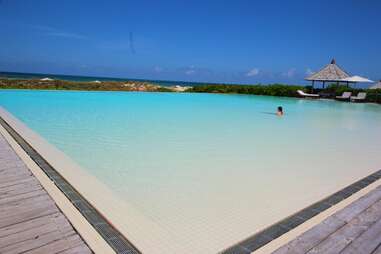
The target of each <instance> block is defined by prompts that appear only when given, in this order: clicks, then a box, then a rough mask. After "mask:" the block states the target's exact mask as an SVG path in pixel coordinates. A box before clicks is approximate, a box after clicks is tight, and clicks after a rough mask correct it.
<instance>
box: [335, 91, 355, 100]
mask: <svg viewBox="0 0 381 254" xmlns="http://www.w3.org/2000/svg"><path fill="white" fill-rule="evenodd" d="M351 95H352V92H344V93H343V94H342V95H341V96H336V100H340V101H349V100H350V98H351Z"/></svg>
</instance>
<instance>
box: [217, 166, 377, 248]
mask: <svg viewBox="0 0 381 254" xmlns="http://www.w3.org/2000/svg"><path fill="white" fill-rule="evenodd" d="M380 185H381V169H380V170H377V171H375V172H374V173H372V174H370V175H368V176H366V177H363V178H361V179H359V180H357V181H356V182H354V183H352V184H350V185H348V186H346V187H344V188H343V189H341V190H339V191H337V192H335V193H333V194H331V195H329V196H327V197H325V198H323V199H321V200H319V201H317V202H315V203H313V204H311V205H310V206H308V207H305V208H303V209H302V210H299V211H298V212H296V213H294V214H292V215H290V216H288V217H286V218H284V219H282V220H280V221H278V222H276V223H274V224H272V225H270V226H268V227H266V228H264V229H262V230H260V231H259V232H257V233H255V234H253V235H251V236H249V237H247V238H245V239H243V240H242V241H240V242H238V243H236V244H233V245H231V246H230V247H228V248H226V249H224V250H222V251H221V252H220V253H222V254H231V253H234V254H241V253H242V254H249V253H253V254H254V253H255V254H262V253H272V252H273V251H275V250H276V249H278V248H279V247H281V246H282V245H284V244H285V243H287V242H289V241H290V240H292V239H294V238H295V237H297V236H298V235H300V234H302V233H303V232H305V231H307V230H308V229H310V228H312V227H313V226H315V225H317V224H319V223H320V222H322V221H323V220H324V219H326V218H327V217H329V216H331V215H332V214H334V213H335V212H337V211H338V210H340V209H342V208H344V207H345V206H347V205H349V204H351V203H352V202H354V201H355V200H357V199H359V198H360V197H362V196H364V195H365V194H367V193H369V192H370V191H372V190H373V189H375V188H376V187H378V186H380Z"/></svg>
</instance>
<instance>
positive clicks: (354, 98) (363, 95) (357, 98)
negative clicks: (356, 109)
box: [351, 92, 366, 102]
mask: <svg viewBox="0 0 381 254" xmlns="http://www.w3.org/2000/svg"><path fill="white" fill-rule="evenodd" d="M365 98H366V93H363V92H361V93H358V94H357V96H351V101H353V102H362V101H365Z"/></svg>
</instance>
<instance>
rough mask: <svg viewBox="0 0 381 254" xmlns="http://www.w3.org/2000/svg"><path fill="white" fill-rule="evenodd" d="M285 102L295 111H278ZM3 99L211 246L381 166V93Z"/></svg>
mask: <svg viewBox="0 0 381 254" xmlns="http://www.w3.org/2000/svg"><path fill="white" fill-rule="evenodd" d="M279 105H281V106H283V108H284V110H285V116H284V117H277V116H275V115H274V114H273V112H275V110H276V107H277V106H279ZM0 106H2V107H4V108H5V109H6V110H8V111H9V112H11V113H12V114H13V115H14V116H16V117H17V118H18V119H20V120H21V121H22V122H24V123H25V124H26V125H27V126H29V127H30V128H31V129H32V130H34V131H35V132H37V133H38V134H39V135H41V136H42V137H44V138H45V139H47V140H48V141H49V142H50V143H51V144H53V145H54V146H56V147H58V148H59V149H60V150H61V151H63V152H64V153H65V154H67V155H68V156H69V157H71V158H72V159H73V160H74V161H76V162H77V163H78V164H80V165H81V166H82V167H83V168H84V169H85V170H86V171H87V172H89V173H90V174H92V175H94V176H95V177H97V178H98V179H99V180H100V181H102V182H103V183H105V184H106V185H107V186H108V187H109V188H110V189H112V190H113V191H114V192H115V195H118V196H119V197H121V198H122V199H123V200H125V201H126V202H128V203H130V204H132V205H133V206H135V207H136V209H138V210H139V211H140V212H141V213H142V214H143V215H144V216H146V217H147V218H149V219H150V220H152V221H154V222H156V223H157V224H159V225H160V226H161V227H162V228H163V229H165V230H166V231H168V232H170V233H171V234H173V238H174V240H176V241H177V242H179V243H180V244H184V245H186V244H188V245H193V244H197V245H198V246H202V247H205V248H203V249H206V250H208V251H216V250H221V249H222V248H224V247H228V246H226V245H228V244H234V243H235V242H236V241H237V240H239V239H241V240H242V239H243V238H245V237H248V236H249V235H250V234H252V233H254V232H255V231H257V230H259V229H261V228H263V227H264V226H266V225H270V224H272V223H274V222H276V221H277V220H279V219H282V218H283V217H285V215H289V214H291V213H293V212H296V211H297V210H298V209H300V208H303V207H304V206H306V205H308V204H311V203H313V202H315V201H317V200H318V199H320V198H322V197H324V196H326V195H328V194H331V193H333V192H334V191H336V190H338V189H339V188H341V187H343V186H345V185H347V184H350V183H351V182H352V181H353V180H354V179H356V178H361V177H364V176H366V175H368V174H369V173H372V172H373V171H376V170H378V169H380V166H381V156H380V155H381V135H380V130H381V106H380V105H372V104H353V103H342V102H335V101H328V100H327V101H324V100H316V101H313V100H301V99H292V98H277V97H265V96H245V95H215V94H175V93H125V92H69V91H25V90H21V91H15V90H0ZM147 236H149V232H147Z"/></svg>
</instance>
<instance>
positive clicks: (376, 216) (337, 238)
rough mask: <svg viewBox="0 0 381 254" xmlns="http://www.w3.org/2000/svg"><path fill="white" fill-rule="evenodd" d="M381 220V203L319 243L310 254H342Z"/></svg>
mask: <svg viewBox="0 0 381 254" xmlns="http://www.w3.org/2000/svg"><path fill="white" fill-rule="evenodd" d="M380 219H381V201H378V202H377V203H376V204H374V205H373V206H371V207H370V208H368V209H367V210H366V211H364V212H363V213H361V214H360V215H358V216H357V217H355V218H353V219H352V220H351V221H350V222H349V223H347V224H346V225H345V226H343V227H342V228H340V229H339V230H337V231H336V232H334V233H333V234H331V235H330V236H329V237H327V238H326V239H325V240H324V241H323V242H321V243H319V244H318V245H317V246H315V247H314V248H313V249H311V250H310V251H308V252H307V253H308V254H313V253H327V254H335V253H340V252H341V251H342V250H343V249H344V248H345V247H346V246H348V245H349V244H350V243H351V242H352V241H354V240H355V239H356V238H357V237H359V236H360V235H361V234H363V233H364V232H365V231H367V230H368V229H369V228H370V227H371V226H372V225H373V224H374V223H376V222H377V221H379V220H380Z"/></svg>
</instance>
